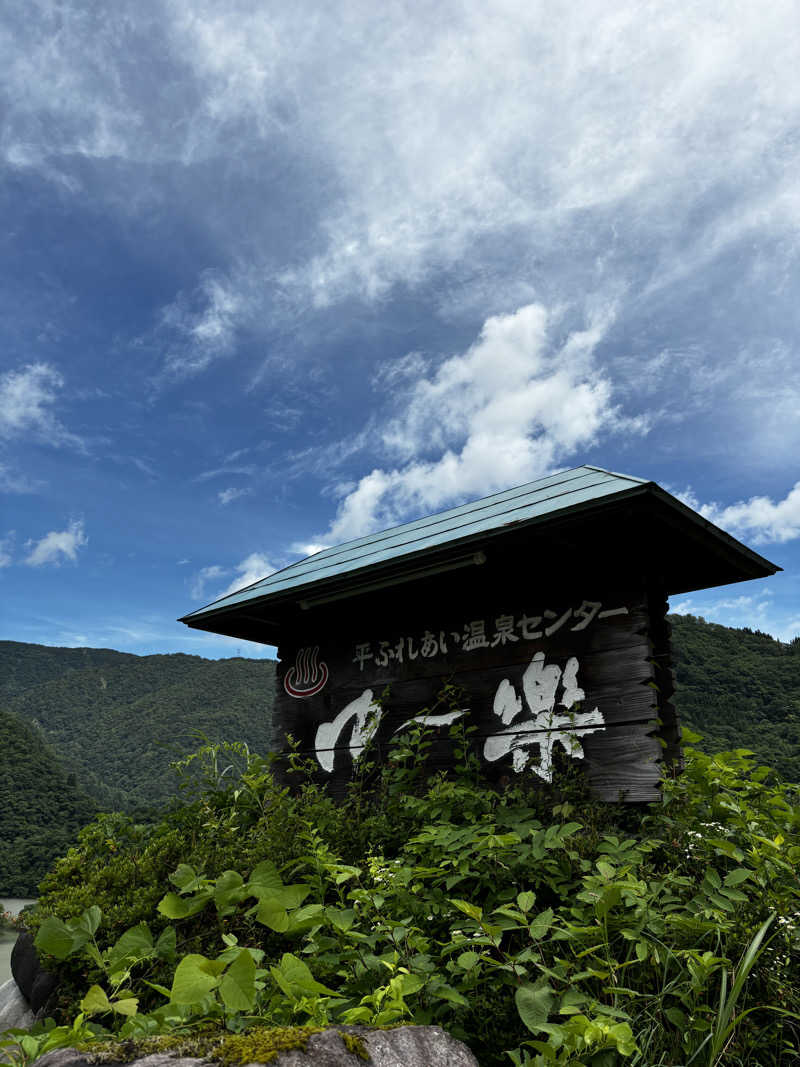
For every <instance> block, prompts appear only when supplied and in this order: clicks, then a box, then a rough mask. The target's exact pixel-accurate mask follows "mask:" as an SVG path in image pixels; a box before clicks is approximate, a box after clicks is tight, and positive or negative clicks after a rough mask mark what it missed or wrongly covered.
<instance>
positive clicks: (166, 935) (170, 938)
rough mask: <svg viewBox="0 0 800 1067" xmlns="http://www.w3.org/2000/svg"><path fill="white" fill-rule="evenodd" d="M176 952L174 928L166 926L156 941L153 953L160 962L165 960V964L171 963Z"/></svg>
mask: <svg viewBox="0 0 800 1067" xmlns="http://www.w3.org/2000/svg"><path fill="white" fill-rule="evenodd" d="M176 951H177V938H176V934H175V927H174V926H168V927H167V928H166V929H165V930H162V932H161V934H160V936H159V938H158V941H156V946H155V953H156V956H157V957H158V958H159V959H160V960H165V961H166V962H167V963H171V962H172V961H173V960H174V959H175V954H176Z"/></svg>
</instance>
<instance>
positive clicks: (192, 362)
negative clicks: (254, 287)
mask: <svg viewBox="0 0 800 1067" xmlns="http://www.w3.org/2000/svg"><path fill="white" fill-rule="evenodd" d="M244 308H245V299H244V296H243V294H242V292H241V291H239V290H237V288H235V287H234V285H232V284H231V282H230V281H229V280H227V279H225V278H223V277H221V276H218V275H217V274H215V273H211V272H208V273H206V275H204V276H203V277H202V278H201V279H200V283H199V286H198V289H197V291H196V292H195V293H194V294H192V297H191V298H186V297H185V296H181V297H179V298H178V299H177V300H176V301H175V302H174V303H172V304H170V305H169V306H168V307H166V308H164V309H163V310H162V314H161V327H160V329H161V330H162V331H163V332H164V333H165V334H167V335H169V336H172V337H173V341H172V343H171V345H170V347H169V350H168V352H167V357H166V360H165V364H164V373H165V375H166V376H167V377H168V378H186V377H188V376H190V375H192V374H197V373H198V372H200V371H203V370H205V369H206V367H208V366H209V364H210V363H212V362H213V361H214V360H215V359H218V358H220V357H222V356H228V355H230V353H231V352H232V351H233V349H234V344H235V341H236V331H237V325H238V321H239V318H240V316H241V315H242V312H243V311H244Z"/></svg>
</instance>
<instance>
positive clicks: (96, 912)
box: [70, 904, 103, 937]
mask: <svg viewBox="0 0 800 1067" xmlns="http://www.w3.org/2000/svg"><path fill="white" fill-rule="evenodd" d="M102 918H103V913H102V911H101V910H100V908H98V906H97V905H96V904H92V906H91V907H90V908H87V909H86V911H85V912H84V913H83V915H81V917H80V918H79V919H77V920H75V921H73V922H71V923H70V926H71V927H72V929H73V930H85V931H86V933H87V934H88V935H89V937H91V936H92V935H94V934H96V933H97V928H98V927H99V926H100V920H101V919H102Z"/></svg>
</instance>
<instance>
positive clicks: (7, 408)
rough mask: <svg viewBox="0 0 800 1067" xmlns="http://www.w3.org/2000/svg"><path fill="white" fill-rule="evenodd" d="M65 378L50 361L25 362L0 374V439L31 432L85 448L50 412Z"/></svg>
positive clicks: (34, 435)
mask: <svg viewBox="0 0 800 1067" xmlns="http://www.w3.org/2000/svg"><path fill="white" fill-rule="evenodd" d="M63 386H64V378H63V376H62V375H61V374H60V372H59V371H57V370H56V368H55V367H53V366H52V365H51V364H49V363H28V364H27V365H26V366H23V367H21V368H20V369H19V370H10V371H7V372H6V373H5V374H4V375H3V376H2V377H0V439H3V438H4V439H6V440H9V439H11V438H14V437H25V436H31V437H35V438H36V439H38V440H42V441H46V442H48V443H49V444H53V445H70V446H72V447H73V448H79V449H81V450H83V449H84V447H85V446H84V443H83V441H82V440H81V439H80V438H79V437H77V436H76V435H75V434H73V433H70V432H69V431H68V430H67V429H66V427H65V426H63V425H62V423H61V422H60V421H59V420H58V419H57V418H56V416H55V414H54V413H53V405H54V404H55V403H56V400H57V399H58V394H59V391H60V390H61V389H62V388H63Z"/></svg>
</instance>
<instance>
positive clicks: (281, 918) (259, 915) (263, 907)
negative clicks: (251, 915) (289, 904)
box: [255, 896, 289, 934]
mask: <svg viewBox="0 0 800 1067" xmlns="http://www.w3.org/2000/svg"><path fill="white" fill-rule="evenodd" d="M255 916H256V922H260V923H261V924H262V925H263V926H268V927H269V928H270V930H275V931H276V932H277V933H279V934H283V933H286V931H287V930H288V929H289V914H288V912H287V911H286V908H285V907H284V906H283V904H282V903H281V902H280V900H276V899H275V897H267V896H264V897H262V898H261V901H260V902H259V904H258V906H257V907H256V908H255Z"/></svg>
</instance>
